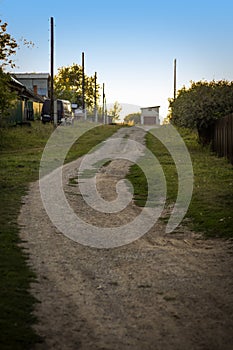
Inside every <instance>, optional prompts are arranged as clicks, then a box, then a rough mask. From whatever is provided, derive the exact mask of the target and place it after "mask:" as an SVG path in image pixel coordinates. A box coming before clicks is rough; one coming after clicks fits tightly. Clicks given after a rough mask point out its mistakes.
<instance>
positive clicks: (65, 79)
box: [54, 63, 100, 108]
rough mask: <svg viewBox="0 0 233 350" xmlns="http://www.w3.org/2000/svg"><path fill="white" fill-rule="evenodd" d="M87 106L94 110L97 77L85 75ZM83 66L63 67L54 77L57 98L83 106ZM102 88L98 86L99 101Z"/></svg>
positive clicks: (74, 64)
mask: <svg viewBox="0 0 233 350" xmlns="http://www.w3.org/2000/svg"><path fill="white" fill-rule="evenodd" d="M84 78H85V105H86V107H87V108H93V107H94V102H95V77H94V76H90V77H88V76H87V75H85V77H84ZM82 79H83V78H82V66H80V65H78V64H76V63H73V65H72V66H67V67H61V68H59V69H58V74H57V75H56V76H55V77H54V92H55V96H56V97H57V98H61V99H64V100H69V101H71V102H72V103H77V104H78V106H79V107H81V106H82ZM99 89H100V86H99V85H98V84H97V96H96V98H97V100H98V99H99V96H100V95H99Z"/></svg>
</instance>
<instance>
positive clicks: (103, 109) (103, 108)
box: [102, 83, 105, 124]
mask: <svg viewBox="0 0 233 350" xmlns="http://www.w3.org/2000/svg"><path fill="white" fill-rule="evenodd" d="M102 121H103V124H105V92H104V83H103V106H102Z"/></svg>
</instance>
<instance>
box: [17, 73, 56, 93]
mask: <svg viewBox="0 0 233 350" xmlns="http://www.w3.org/2000/svg"><path fill="white" fill-rule="evenodd" d="M14 76H15V78H16V79H17V80H18V81H19V82H20V83H22V84H23V85H24V86H26V88H27V89H29V90H31V91H33V92H34V94H35V95H39V96H42V97H45V98H48V97H49V96H50V75H49V73H15V74H14Z"/></svg>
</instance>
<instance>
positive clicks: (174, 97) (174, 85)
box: [174, 58, 176, 101]
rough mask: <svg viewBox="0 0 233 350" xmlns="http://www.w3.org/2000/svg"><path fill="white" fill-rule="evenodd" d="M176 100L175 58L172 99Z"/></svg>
mask: <svg viewBox="0 0 233 350" xmlns="http://www.w3.org/2000/svg"><path fill="white" fill-rule="evenodd" d="M175 100H176V58H175V59H174V101H175Z"/></svg>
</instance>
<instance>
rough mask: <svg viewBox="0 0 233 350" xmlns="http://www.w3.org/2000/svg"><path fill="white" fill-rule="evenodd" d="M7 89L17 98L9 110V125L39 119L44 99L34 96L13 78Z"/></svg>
mask: <svg viewBox="0 0 233 350" xmlns="http://www.w3.org/2000/svg"><path fill="white" fill-rule="evenodd" d="M9 87H10V89H11V91H12V92H15V93H16V96H17V99H16V101H15V105H14V107H13V108H11V110H10V120H9V121H10V123H23V122H26V121H30V120H34V118H35V117H38V118H40V113H41V109H42V106H43V102H44V98H42V97H41V96H39V95H36V94H34V93H33V91H30V90H29V89H27V88H26V86H24V85H23V84H22V83H21V82H19V81H18V80H17V79H15V78H14V77H13V76H11V81H10V82H9Z"/></svg>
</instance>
